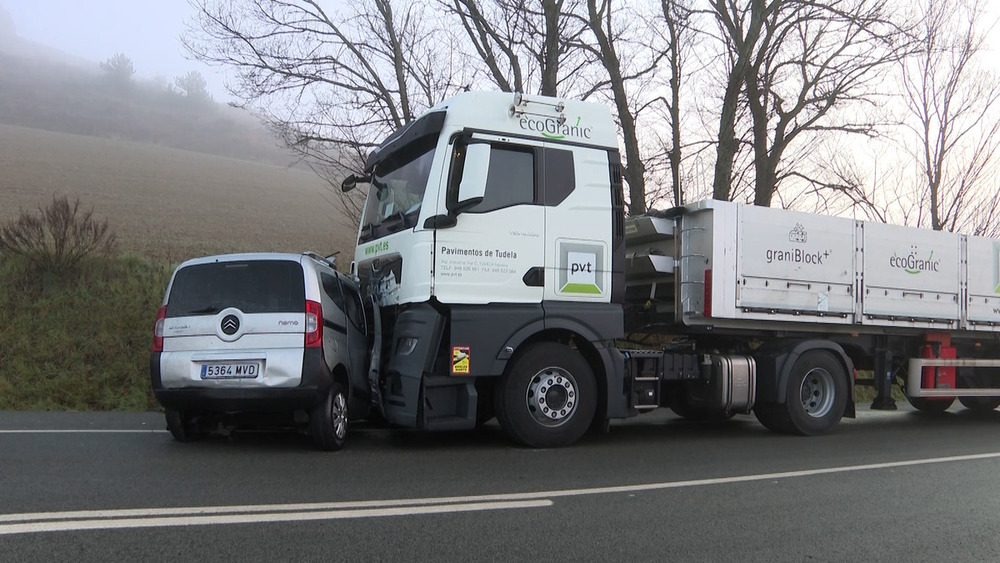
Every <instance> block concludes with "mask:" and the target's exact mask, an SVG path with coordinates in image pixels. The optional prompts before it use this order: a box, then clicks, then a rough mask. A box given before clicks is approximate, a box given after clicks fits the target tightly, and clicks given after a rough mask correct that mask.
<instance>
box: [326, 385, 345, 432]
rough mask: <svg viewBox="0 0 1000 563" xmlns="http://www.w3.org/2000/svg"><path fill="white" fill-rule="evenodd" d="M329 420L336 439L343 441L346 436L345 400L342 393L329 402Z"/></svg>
mask: <svg viewBox="0 0 1000 563" xmlns="http://www.w3.org/2000/svg"><path fill="white" fill-rule="evenodd" d="M330 420H332V421H333V432H334V434H336V435H337V439H338V440H343V439H344V437H345V436H347V398H346V397H344V394H343V393H337V394H336V395H334V396H333V400H332V401H330Z"/></svg>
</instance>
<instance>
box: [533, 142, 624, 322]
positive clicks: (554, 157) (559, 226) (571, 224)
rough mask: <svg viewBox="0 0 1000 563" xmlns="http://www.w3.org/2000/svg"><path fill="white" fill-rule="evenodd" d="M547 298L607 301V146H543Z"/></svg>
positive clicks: (609, 208)
mask: <svg viewBox="0 0 1000 563" xmlns="http://www.w3.org/2000/svg"><path fill="white" fill-rule="evenodd" d="M544 168H545V194H544V201H543V203H544V209H545V227H546V233H545V241H546V245H547V247H548V248H547V249H546V260H547V262H546V271H545V278H546V279H545V301H547V302H553V301H571V302H576V303H581V302H582V303H595V302H596V303H607V302H609V301H610V296H611V269H612V265H611V260H612V255H611V237H612V233H611V231H612V213H613V210H612V186H611V174H610V162H609V156H608V151H607V150H602V149H596V148H589V147H581V146H570V145H559V144H549V145H548V146H546V148H545V167H544Z"/></svg>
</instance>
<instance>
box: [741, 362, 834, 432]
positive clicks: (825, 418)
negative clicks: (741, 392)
mask: <svg viewBox="0 0 1000 563" xmlns="http://www.w3.org/2000/svg"><path fill="white" fill-rule="evenodd" d="M846 405H847V372H846V371H845V370H844V366H843V365H842V364H841V363H840V362H839V361H837V358H836V357H834V355H833V354H831V353H830V352H827V351H824V350H810V351H808V352H805V353H804V354H802V355H801V356H799V358H798V359H797V360H795V364H794V365H792V370H791V372H790V374H789V377H788V383H787V387H786V388H785V404H784V405H778V406H779V407H780V406H783V407H784V409H783V410H784V411H785V412H784V416H778V413H767V411H768V410H769V408H768V407H767V406H764V409H763V412H765V413H767V415H765V418H768V417H769V416H773V417H774V418H775V420H773V421H770V422H772V424H774V426H775V427H776V428H778V429H779V431H785V432H790V433H794V434H801V435H803V436H813V435H816V434H823V433H824V432H828V431H829V430H831V429H832V428H833V427H834V426H836V425H837V423H838V422H840V419H841V418H842V417H843V416H844V407H845V406H846ZM757 418H758V419H761V417H760V415H758V417H757ZM761 423H762V424H764V425H765V426H768V423H766V422H764V420H761ZM768 427H769V428H770V426H768Z"/></svg>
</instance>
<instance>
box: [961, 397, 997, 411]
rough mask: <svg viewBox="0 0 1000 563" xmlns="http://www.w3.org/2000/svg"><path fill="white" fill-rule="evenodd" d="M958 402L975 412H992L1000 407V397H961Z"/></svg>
mask: <svg viewBox="0 0 1000 563" xmlns="http://www.w3.org/2000/svg"><path fill="white" fill-rule="evenodd" d="M958 402H960V403H962V406H963V407H965V408H967V409H969V410H970V411H974V412H990V411H994V410H996V408H997V407H1000V397H959V398H958Z"/></svg>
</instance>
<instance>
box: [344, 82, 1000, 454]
mask: <svg viewBox="0 0 1000 563" xmlns="http://www.w3.org/2000/svg"><path fill="white" fill-rule="evenodd" d="M359 184H367V185H368V196H367V200H366V203H365V206H364V210H363V217H362V219H361V224H360V227H359V229H358V239H357V247H356V250H355V256H354V261H353V262H352V264H351V274H353V276H354V277H355V279H357V280H358V281H359V286H360V288H361V291H362V293H363V297H364V300H365V303H366V307H365V312H366V317H367V322H366V325H367V334H366V338H367V339H368V344H369V349H370V353H369V358H368V362H367V370H368V373H367V377H362V378H349V377H347V376H346V375H344V376H343V377H344V381H343V382H342V385H343V386H344V387H345V388H348V387H350V391H349V392H350V393H351V394H352V395H355V394H356V395H357V396H367V397H368V398H369V399H370V402H371V405H372V408H373V409H374V410H375V411H377V413H378V415H380V416H381V417H384V419H385V420H387V421H388V422H390V423H392V424H394V425H399V426H404V427H417V428H422V429H425V430H429V431H438V430H459V429H471V428H475V427H477V426H478V425H481V424H483V423H485V422H486V421H489V420H491V419H492V418H493V417H494V416H495V417H496V418H497V420H498V421H499V423H500V426H501V427H502V429H503V431H504V432H505V433H506V434H508V435H509V436H510V437H511V438H512V439H513V440H515V441H517V442H520V443H523V444H526V445H528V446H534V447H559V446H566V445H569V444H572V443H574V442H575V441H577V440H579V439H580V438H581V437H582V436H583V435H584V434H585V433H587V432H588V430H589V431H597V432H600V431H604V430H606V429H607V428H608V426H609V421H610V420H613V419H622V418H627V417H632V416H636V415H639V414H641V413H646V412H649V411H653V410H655V409H658V408H663V407H666V408H670V409H673V411H675V412H676V413H678V414H679V415H681V416H684V417H689V418H696V419H711V418H716V419H724V418H727V417H730V416H732V415H734V414H737V413H743V414H750V413H753V414H754V415H755V416H756V417H757V419H758V420H759V421H760V422H761V423H762V424H763V425H764V426H765V427H767V428H769V429H771V430H774V431H778V432H785V433H795V434H802V435H814V434H821V433H825V432H828V431H830V430H831V429H833V428H834V427H835V426H836V425H837V424H838V422H839V421H840V420H841V418H842V417H845V416H847V417H853V416H854V415H855V412H856V405H855V395H854V390H855V386H856V385H863V384H867V385H873V386H874V387H875V389H876V395H875V401H874V403H873V404H872V407H873V408H885V409H890V408H894V406H895V405H894V402H893V399H892V396H891V390H892V386H893V385H894V384H898V385H900V386H901V387H902V388H903V389H904V390H905V393H906V396H907V398H908V400H909V401H910V402H911V403H912V404H913V406H914V407H916V408H917V409H919V410H922V411H932V412H933V411H943V410H945V409H947V408H948V407H949V406H950V405H951V404H952V403H953V401H954V400H955V399H956V398H957V399H958V400H959V401H960V402H961V403H962V405H964V406H965V407H967V408H969V409H974V410H989V409H994V408H996V407H997V406H998V405H1000V371H998V369H997V368H1000V338H998V337H1000V241H997V240H992V239H988V238H982V237H977V236H969V235H963V234H957V233H950V232H939V231H931V230H927V229H918V228H910V227H902V226H894V225H888V224H881V223H875V222H869V221H861V220H855V219H851V218H844V217H835V216H827V215H822V214H811V213H802V212H797V211H791V210H784V209H772V208H762V207H755V206H749V205H742V204H737V203H732V202H726V201H714V200H708V201H699V202H694V203H689V204H685V205H682V206H679V207H675V208H672V209H668V210H665V211H653V212H649V213H647V214H645V215H642V216H638V217H626V214H625V206H624V194H623V178H622V165H621V159H620V156H619V152H618V145H617V134H616V128H615V122H614V120H613V118H612V115H611V113H610V111H609V110H608V109H607V108H606V107H605V106H603V105H602V104H598V103H590V102H583V101H577V100H570V99H556V98H549V97H542V96H531V97H529V96H525V95H520V94H509V93H498V92H493V93H486V92H466V93H462V94H459V95H456V96H455V97H452V98H450V99H448V100H446V101H444V102H442V103H440V104H438V105H436V106H434V107H432V108H431V109H430V110H428V111H427V112H426V113H425V114H424V115H422V116H421V117H419V118H417V119H415V120H413V121H412V122H410V123H409V124H408V125H406V126H405V127H403V128H401V129H400V130H398V131H396V132H395V133H394V134H392V135H391V136H390V137H388V138H387V139H386V140H385V141H384V142H383V143H382V144H381V145H380V146H379V147H378V148H376V149H375V150H374V151H373V152H372V153H371V154H370V155H369V157H368V159H367V162H366V164H365V170H364V171H363V173H362V174H352V175H350V176H349V177H347V178H346V179H345V180H344V182H343V185H342V189H343V190H344V191H345V192H346V191H349V190H351V189H354V188H355V187H356V186H357V185H359ZM859 370H860V371H861V372H862V373H871V374H873V375H870V376H866V377H862V378H858V376H857V374H858V372H859ZM352 379H353V380H355V381H362V382H363V383H362V384H360V385H359V384H355V385H354V386H351V385H350V381H351V380H352ZM365 384H366V385H367V387H365Z"/></svg>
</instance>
